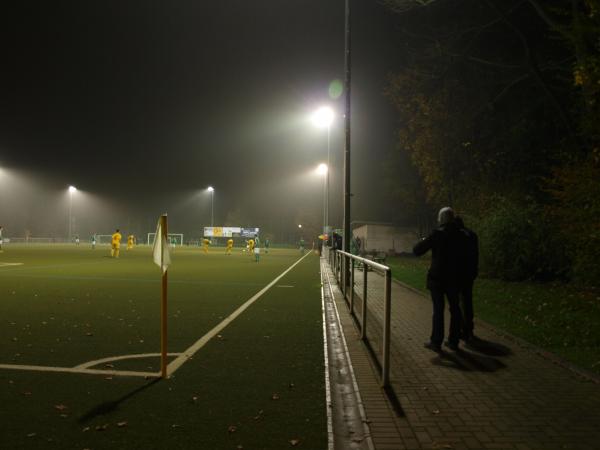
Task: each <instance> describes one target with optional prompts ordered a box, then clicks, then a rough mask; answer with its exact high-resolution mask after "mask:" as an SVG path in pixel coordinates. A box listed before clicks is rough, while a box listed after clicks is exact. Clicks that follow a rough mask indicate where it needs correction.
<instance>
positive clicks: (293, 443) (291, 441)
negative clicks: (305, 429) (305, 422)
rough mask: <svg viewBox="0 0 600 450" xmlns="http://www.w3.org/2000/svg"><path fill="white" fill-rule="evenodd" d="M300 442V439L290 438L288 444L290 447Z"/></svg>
mask: <svg viewBox="0 0 600 450" xmlns="http://www.w3.org/2000/svg"><path fill="white" fill-rule="evenodd" d="M299 443H300V439H291V440H290V445H291V446H292V447H295V446H296V445H298V444H299Z"/></svg>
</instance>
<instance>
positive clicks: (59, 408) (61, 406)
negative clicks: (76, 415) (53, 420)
mask: <svg viewBox="0 0 600 450" xmlns="http://www.w3.org/2000/svg"><path fill="white" fill-rule="evenodd" d="M54 409H56V410H57V411H64V410H65V409H68V406H67V405H63V404H62V403H61V404H59V405H54Z"/></svg>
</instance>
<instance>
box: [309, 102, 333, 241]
mask: <svg viewBox="0 0 600 450" xmlns="http://www.w3.org/2000/svg"><path fill="white" fill-rule="evenodd" d="M334 116H335V115H334V113H333V110H332V109H331V108H329V107H327V106H323V107H321V108H319V109H317V110H316V111H315V112H314V113H313V115H312V121H313V123H314V124H315V125H316V126H318V127H321V128H327V168H328V169H329V167H331V157H330V150H331V145H330V142H331V124H332V123H333V118H334ZM328 226H329V170H327V172H326V173H325V220H324V223H323V232H324V233H326V232H327V228H328Z"/></svg>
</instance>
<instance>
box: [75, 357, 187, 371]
mask: <svg viewBox="0 0 600 450" xmlns="http://www.w3.org/2000/svg"><path fill="white" fill-rule="evenodd" d="M180 354H181V353H168V354H167V356H179V355H180ZM160 355H161V354H160V353H138V354H136V355H121V356H109V357H108V358H102V359H97V360H95V361H88V362H86V363H83V364H79V365H78V366H75V367H74V369H89V368H90V367H94V366H98V365H100V364H105V363H109V362H112V361H122V360H124V359H140V358H153V357H158V356H160Z"/></svg>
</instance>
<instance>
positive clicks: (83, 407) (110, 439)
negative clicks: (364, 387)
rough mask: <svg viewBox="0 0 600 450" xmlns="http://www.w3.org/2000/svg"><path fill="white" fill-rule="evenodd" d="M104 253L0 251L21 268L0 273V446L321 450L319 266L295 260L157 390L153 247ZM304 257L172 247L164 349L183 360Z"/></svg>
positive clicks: (157, 294)
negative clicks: (295, 446)
mask: <svg viewBox="0 0 600 450" xmlns="http://www.w3.org/2000/svg"><path fill="white" fill-rule="evenodd" d="M108 253H109V252H108V248H107V247H98V248H96V250H91V249H90V248H89V247H87V246H86V247H83V246H82V247H75V246H63V247H61V246H50V245H48V246H12V247H8V248H7V249H6V251H5V252H4V253H2V254H0V263H4V264H14V263H22V265H3V266H1V267H0V299H1V300H0V315H1V317H2V327H1V328H0V340H1V341H2V343H3V344H2V346H1V347H0V364H2V365H3V367H5V368H3V369H0V384H1V385H2V386H3V387H2V388H1V389H0V399H1V401H2V403H3V405H5V406H6V407H5V408H3V409H2V413H1V414H2V416H1V419H2V422H3V428H2V429H3V431H2V432H1V436H0V445H1V446H2V448H37V447H40V448H42V447H43V448H47V445H48V444H49V442H52V443H54V444H55V445H58V446H59V447H60V448H86V447H87V448H93V449H98V448H166V447H167V443H168V447H175V446H176V447H179V448H215V449H217V448H236V446H237V445H241V446H243V448H284V447H286V446H289V445H290V444H289V441H290V440H300V441H301V442H303V443H304V445H305V446H306V447H308V448H324V447H325V442H326V424H325V413H326V407H325V394H324V377H323V345H322V323H321V300H320V284H319V277H318V271H319V267H318V259H317V257H316V256H314V255H308V256H307V257H306V258H304V259H303V260H302V261H301V262H299V263H298V265H296V266H295V267H294V268H293V269H292V270H290V272H289V273H288V274H286V275H285V276H284V277H283V278H282V279H281V280H279V281H278V282H276V283H275V284H274V285H273V287H272V288H271V289H269V290H268V291H267V292H265V293H264V295H263V296H261V297H260V298H258V299H257V300H256V302H255V303H254V304H252V305H251V306H250V307H249V308H248V309H247V310H246V311H244V312H243V313H242V314H241V315H240V316H239V317H237V318H236V319H235V320H234V321H233V322H232V323H231V324H230V325H228V326H227V327H226V328H224V329H223V330H222V331H221V332H220V333H219V334H217V335H216V336H215V337H214V338H213V339H211V340H209V341H208V343H207V344H206V345H205V346H204V347H202V348H201V349H200V350H199V351H198V352H197V353H196V354H195V355H194V357H193V358H192V359H191V360H188V361H187V362H185V363H184V364H183V365H182V366H181V367H180V368H179V369H178V370H177V372H176V373H175V374H174V376H173V377H172V378H171V379H169V380H167V381H159V382H154V380H153V379H151V378H145V377H144V373H146V374H148V373H149V374H152V373H154V372H156V371H158V369H159V365H158V363H159V360H158V358H157V357H156V356H153V355H154V354H156V353H157V352H159V351H160V345H159V337H160V336H159V298H160V271H159V269H158V267H156V266H155V265H154V264H153V263H152V259H151V255H150V249H149V248H147V247H138V248H136V249H134V250H133V251H131V252H126V251H124V250H123V251H122V253H121V258H119V259H118V260H117V259H112V258H110V257H108ZM300 257H301V255H300V254H299V253H298V252H297V251H291V250H273V251H271V252H270V253H269V254H267V255H265V254H263V255H262V257H261V261H260V262H259V263H255V262H254V260H253V258H252V257H251V256H250V255H248V254H245V253H242V252H241V249H237V251H236V252H235V253H234V254H233V255H231V256H227V255H225V254H224V249H211V252H209V253H208V254H204V253H203V252H202V251H201V250H200V249H198V248H178V249H176V250H175V252H174V254H173V264H172V266H171V267H170V269H169V279H170V283H169V313H168V316H169V321H168V322H169V352H172V353H179V352H182V351H184V350H186V349H187V348H188V347H190V346H191V345H192V344H194V343H195V342H197V341H198V339H199V338H201V337H202V336H204V335H205V334H206V333H207V332H209V331H210V330H211V329H212V328H213V327H215V326H216V325H218V324H219V323H221V322H222V321H223V319H224V318H226V317H227V316H229V315H230V314H231V313H232V312H234V311H235V310H236V309H237V308H238V307H239V306H240V305H242V304H243V303H244V302H246V301H247V300H248V299H250V298H251V297H253V296H254V295H255V294H256V293H257V292H259V291H260V290H261V289H262V288H264V287H265V286H266V285H268V284H269V283H270V282H272V281H273V280H274V279H276V278H277V277H278V276H279V275H280V274H282V273H283V272H284V271H285V270H286V269H288V268H289V267H290V266H292V265H293V264H294V263H295V262H297V261H298V260H299V259H300ZM127 355H138V356H139V357H137V358H132V359H130V358H127ZM116 357H123V359H115V358H116ZM86 364H87V366H86ZM9 365H10V366H12V368H6V367H8V366H9ZM15 366H24V367H27V366H35V367H40V366H41V367H48V368H77V367H91V368H94V369H96V370H102V371H106V373H104V372H103V373H102V374H100V375H94V374H89V373H61V372H47V371H43V369H40V370H21V369H19V368H18V367H15ZM84 372H85V371H84ZM123 372H134V373H135V372H137V373H138V376H122V375H120V373H123ZM123 422H126V424H123ZM105 424H108V427H107V429H106V430H103V427H104V425H105ZM118 424H121V426H119V425H118ZM88 427H89V430H88ZM96 427H100V428H99V430H98V431H96V430H95V428H96ZM49 440H50V441H49ZM200 443H202V444H203V445H202V446H200Z"/></svg>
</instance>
